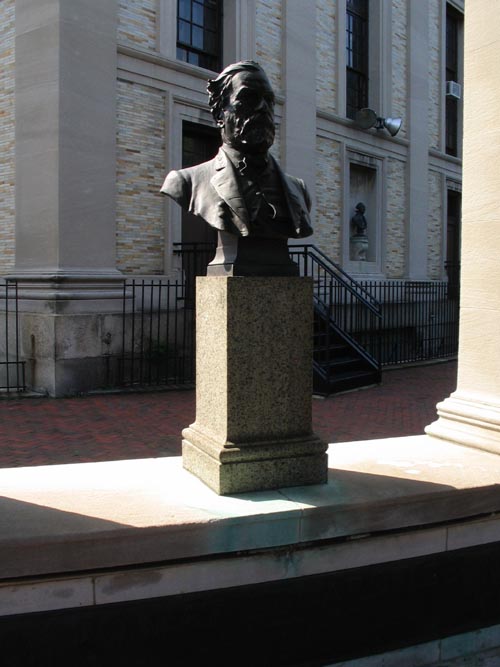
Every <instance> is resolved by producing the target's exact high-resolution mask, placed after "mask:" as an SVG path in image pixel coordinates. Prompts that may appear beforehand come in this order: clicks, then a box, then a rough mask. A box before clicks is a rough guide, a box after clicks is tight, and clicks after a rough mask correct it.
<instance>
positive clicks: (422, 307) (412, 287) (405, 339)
mask: <svg viewBox="0 0 500 667" xmlns="http://www.w3.org/2000/svg"><path fill="white" fill-rule="evenodd" d="M362 285H363V287H364V288H365V289H366V290H367V291H369V292H370V293H371V294H372V295H373V296H374V298H376V299H377V301H378V302H379V304H380V310H381V315H382V320H381V327H380V330H379V335H378V341H376V346H377V350H378V352H377V353H378V358H379V360H380V363H381V364H382V365H383V366H387V365H391V364H405V363H412V362H418V361H430V360H433V359H443V358H449V357H453V356H455V355H456V354H457V352H458V322H459V292H460V289H459V284H458V283H454V282H450V281H395V280H394V281H390V280H384V281H365V282H363V283H362ZM361 338H362V337H361ZM365 344H366V345H368V346H369V347H370V346H372V345H374V344H375V341H374V340H373V336H372V335H371V333H370V332H366V334H365Z"/></svg>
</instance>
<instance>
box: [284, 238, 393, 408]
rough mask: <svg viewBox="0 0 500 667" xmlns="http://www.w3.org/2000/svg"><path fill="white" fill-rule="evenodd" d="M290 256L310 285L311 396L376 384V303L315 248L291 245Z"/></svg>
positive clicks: (378, 317) (378, 370) (378, 367)
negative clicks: (312, 292)
mask: <svg viewBox="0 0 500 667" xmlns="http://www.w3.org/2000/svg"><path fill="white" fill-rule="evenodd" d="M290 254H291V256H292V258H293V259H294V260H295V261H296V262H297V263H298V264H299V268H300V271H301V275H306V276H311V277H312V278H313V283H314V352H313V388H314V392H315V393H318V394H323V395H328V394H335V393H338V392H341V391H348V390H351V389H357V388H360V387H365V386H369V385H373V384H378V383H380V380H381V365H380V362H379V361H378V359H377V357H376V353H377V345H378V341H379V336H378V332H379V328H380V321H381V311H380V305H379V303H378V302H377V301H376V300H375V299H374V298H373V297H372V295H371V294H370V293H369V292H367V291H366V290H365V289H364V288H363V287H362V285H360V284H359V283H358V282H357V281H355V280H354V279H353V278H351V276H349V275H348V274H347V273H345V271H343V270H342V269H341V268H340V267H339V266H338V265H337V264H335V263H334V262H332V260H330V259H329V258H328V257H327V256H326V255H325V254H324V253H322V252H321V251H320V250H319V249H318V248H316V247H315V246H314V245H312V244H307V245H303V246H295V245H294V246H291V247H290Z"/></svg>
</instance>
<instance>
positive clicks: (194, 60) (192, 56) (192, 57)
mask: <svg viewBox="0 0 500 667" xmlns="http://www.w3.org/2000/svg"><path fill="white" fill-rule="evenodd" d="M188 62H189V63H191V65H199V64H200V56H199V55H198V54H197V53H195V52H194V51H190V52H189V53H188Z"/></svg>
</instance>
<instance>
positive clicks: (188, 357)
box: [118, 280, 195, 387]
mask: <svg viewBox="0 0 500 667" xmlns="http://www.w3.org/2000/svg"><path fill="white" fill-rule="evenodd" d="M194 345H195V317H194V307H193V302H192V299H186V281H184V280H182V281H162V280H128V281H127V282H126V283H125V284H124V291H123V321H122V350H123V353H122V355H121V357H120V358H119V360H118V362H119V364H118V365H119V368H118V377H119V384H120V385H122V386H127V387H134V386H155V385H161V386H173V387H176V386H181V385H186V384H187V385H191V384H193V383H194V361H195V353H194Z"/></svg>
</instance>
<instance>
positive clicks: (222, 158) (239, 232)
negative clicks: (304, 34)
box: [161, 61, 313, 276]
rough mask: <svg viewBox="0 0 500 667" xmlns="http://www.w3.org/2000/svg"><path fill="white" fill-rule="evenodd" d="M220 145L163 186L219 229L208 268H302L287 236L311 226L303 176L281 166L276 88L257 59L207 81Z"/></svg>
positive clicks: (240, 271) (244, 272) (260, 271)
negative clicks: (274, 149)
mask: <svg viewBox="0 0 500 667" xmlns="http://www.w3.org/2000/svg"><path fill="white" fill-rule="evenodd" d="M207 90H208V94H209V104H210V108H211V110H212V115H213V117H214V119H215V121H216V123H217V126H218V127H219V128H220V131H221V136H222V147H221V148H220V149H219V152H218V154H217V155H216V157H215V158H213V159H212V160H209V161H208V162H204V163H202V164H199V165H196V166H194V167H190V168H188V169H181V170H180V171H171V172H170V173H169V174H168V175H167V177H166V179H165V182H164V184H163V186H162V188H161V192H163V193H164V194H166V195H168V196H169V197H172V199H174V201H176V202H177V203H178V204H180V206H182V207H183V208H184V209H187V210H188V211H189V212H190V213H193V214H194V215H197V216H199V217H201V218H203V219H204V220H205V221H206V222H207V223H208V224H209V225H211V226H212V227H214V228H215V229H217V230H218V247H217V252H216V255H215V258H214V260H213V261H212V262H211V263H210V264H209V266H208V271H207V275H209V276H210V275H235V276H248V275H259V276H273V275H278V276H283V275H298V267H297V265H296V264H295V262H293V261H292V260H291V259H290V257H289V253H288V244H287V240H288V239H289V238H303V237H306V236H310V235H311V234H312V231H313V230H312V228H311V224H310V217H309V211H310V208H311V201H310V197H309V193H308V192H307V188H306V186H305V184H304V182H303V181H301V180H300V179H298V178H294V177H293V176H289V175H288V174H285V173H283V171H282V170H281V169H280V167H279V165H278V163H277V161H276V160H275V159H274V157H273V156H272V155H271V154H270V153H269V152H268V151H269V149H270V147H271V146H272V144H273V142H274V131H275V130H274V103H275V99H274V93H273V90H272V88H271V84H270V83H269V80H268V78H267V76H266V74H265V72H264V70H263V69H262V68H261V67H260V65H258V64H257V63H255V62H253V61H243V62H239V63H235V64H233V65H229V66H228V67H226V68H225V69H224V70H223V71H222V72H221V73H220V74H219V76H218V77H217V78H216V79H212V80H210V81H209V82H208V87H207Z"/></svg>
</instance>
